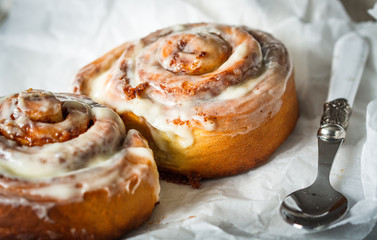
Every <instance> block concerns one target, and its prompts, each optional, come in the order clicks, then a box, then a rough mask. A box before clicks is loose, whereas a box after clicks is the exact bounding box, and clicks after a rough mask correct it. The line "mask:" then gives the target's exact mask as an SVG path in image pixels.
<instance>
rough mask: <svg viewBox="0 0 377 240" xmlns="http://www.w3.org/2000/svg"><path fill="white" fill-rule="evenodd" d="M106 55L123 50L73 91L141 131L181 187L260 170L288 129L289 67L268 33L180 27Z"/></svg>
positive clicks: (291, 106) (84, 75)
mask: <svg viewBox="0 0 377 240" xmlns="http://www.w3.org/2000/svg"><path fill="white" fill-rule="evenodd" d="M116 49H118V50H120V49H122V50H124V51H123V53H122V54H118V55H117V56H116V57H114V54H112V53H110V54H107V55H105V56H103V57H102V58H101V59H102V60H96V61H95V62H93V63H91V64H89V65H87V66H85V67H84V68H83V69H81V71H80V72H79V73H78V75H77V77H76V80H75V82H74V90H75V91H76V92H78V93H82V94H85V95H88V96H90V97H92V98H94V99H95V100H96V101H98V102H100V103H102V104H105V105H108V106H110V107H111V108H113V109H114V110H115V111H117V113H118V114H120V115H121V117H122V119H123V120H124V121H125V123H126V125H127V126H130V127H132V128H136V129H138V130H139V131H141V132H142V134H143V135H144V136H145V137H146V138H147V140H148V141H149V143H150V146H151V148H152V149H153V151H154V153H155V157H156V162H157V165H158V168H159V170H160V171H164V172H170V173H173V174H181V175H185V176H188V177H189V178H190V179H198V178H200V177H202V178H213V177H220V176H226V175H231V174H236V173H239V172H241V171H245V170H247V169H250V168H253V167H255V166H258V165H260V164H262V163H263V162H265V161H266V160H267V159H268V157H269V156H270V155H271V154H272V153H273V152H274V151H275V150H276V149H277V148H278V146H280V145H281V144H282V143H283V142H284V140H285V139H286V138H287V137H288V136H289V134H290V133H291V132H292V130H293V129H294V126H295V124H296V121H297V119H298V103H297V98H296V92H295V83H294V76H293V66H292V63H291V61H290V58H289V56H288V52H287V50H286V48H285V47H284V45H283V44H282V43H281V42H280V41H278V40H276V39H275V38H274V37H273V36H271V35H270V34H267V33H264V32H262V31H259V30H254V29H249V28H247V27H244V26H239V27H237V26H227V25H221V24H206V23H199V24H186V25H179V26H173V27H170V28H165V29H161V30H158V31H156V32H154V33H152V34H150V35H148V36H147V37H145V38H143V39H141V40H140V41H135V42H127V43H125V44H124V45H122V46H121V47H119V48H116ZM219 49H220V50H219ZM115 51H116V50H113V51H112V52H115ZM117 52H118V53H119V52H120V51H117ZM102 61H107V62H108V63H109V62H111V61H112V64H107V66H108V67H101V66H100V65H99V63H100V62H102ZM91 69H98V72H96V73H93V72H92V71H91ZM194 182H195V180H194Z"/></svg>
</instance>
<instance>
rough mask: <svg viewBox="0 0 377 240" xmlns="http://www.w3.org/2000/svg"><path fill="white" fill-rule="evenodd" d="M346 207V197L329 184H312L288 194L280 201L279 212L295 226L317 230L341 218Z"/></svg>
mask: <svg viewBox="0 0 377 240" xmlns="http://www.w3.org/2000/svg"><path fill="white" fill-rule="evenodd" d="M347 209H348V200H347V198H346V197H345V196H344V195H343V194H341V193H339V192H338V191H336V190H335V189H333V188H332V187H331V185H330V184H328V185H325V186H324V185H321V184H320V183H319V181H316V182H314V183H313V185H311V186H309V187H307V188H303V189H300V190H297V191H295V192H293V193H291V194H289V195H288V196H287V197H286V198H285V199H284V200H283V202H282V205H281V207H280V213H281V215H282V216H283V218H284V220H285V221H287V222H288V223H290V224H292V225H293V226H295V227H296V228H304V229H307V230H319V229H321V228H324V227H326V226H328V225H329V224H330V223H332V222H334V221H335V220H337V219H339V218H341V217H342V216H343V215H344V214H345V213H346V212H347Z"/></svg>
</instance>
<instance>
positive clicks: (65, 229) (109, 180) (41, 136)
mask: <svg viewBox="0 0 377 240" xmlns="http://www.w3.org/2000/svg"><path fill="white" fill-rule="evenodd" d="M158 196H159V179H158V172H157V168H156V165H155V162H154V159H153V154H152V151H151V149H150V148H149V147H148V144H147V142H146V140H145V139H144V138H143V137H142V136H141V135H140V134H139V133H138V132H137V131H136V130H129V131H128V133H127V134H126V129H125V126H124V124H123V121H122V119H121V118H120V117H119V116H118V115H117V114H116V113H115V112H114V111H113V110H111V109H109V108H107V107H104V106H102V105H99V104H97V103H95V102H94V101H92V100H90V99H89V98H87V97H84V96H81V95H78V94H58V93H57V94H53V93H51V92H47V91H42V90H32V89H30V90H27V91H24V92H20V93H17V94H14V95H11V96H8V97H3V98H0V238H1V239H115V238H118V237H120V236H122V235H123V234H124V233H125V232H127V231H128V230H131V229H133V228H135V227H137V226H139V225H141V224H142V223H143V222H145V221H146V220H147V218H148V217H149V216H150V214H151V212H152V210H153V208H154V205H155V204H156V202H157V201H158Z"/></svg>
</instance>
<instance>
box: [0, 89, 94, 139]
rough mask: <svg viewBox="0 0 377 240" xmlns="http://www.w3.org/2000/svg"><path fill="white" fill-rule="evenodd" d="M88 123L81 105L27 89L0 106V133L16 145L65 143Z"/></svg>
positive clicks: (86, 113) (80, 131)
mask: <svg viewBox="0 0 377 240" xmlns="http://www.w3.org/2000/svg"><path fill="white" fill-rule="evenodd" d="M90 122H91V119H90V116H89V113H88V109H87V108H86V107H85V106H84V105H82V104H77V103H76V104H72V103H70V102H64V103H63V102H60V101H59V100H58V99H57V98H56V97H55V96H54V95H53V94H52V93H50V92H47V91H41V90H33V89H29V90H27V91H24V92H21V93H19V94H16V95H14V96H12V97H10V98H8V99H6V100H5V101H3V102H1V103H0V133H1V135H3V136H4V137H6V138H7V139H10V140H13V141H15V142H17V143H18V144H19V145H27V146H42V145H44V144H47V143H54V142H64V141H68V140H70V139H72V138H75V137H77V136H79V135H80V134H81V133H83V132H85V131H86V130H87V129H88V127H89V126H90Z"/></svg>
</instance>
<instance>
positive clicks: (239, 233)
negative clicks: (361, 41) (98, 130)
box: [0, 0, 377, 239]
mask: <svg viewBox="0 0 377 240" xmlns="http://www.w3.org/2000/svg"><path fill="white" fill-rule="evenodd" d="M0 3H1V4H0V6H6V7H5V8H3V11H2V14H3V12H5V15H4V14H3V16H6V17H2V18H0V19H3V20H2V22H0V83H1V87H0V96H1V95H7V94H10V93H14V92H18V91H21V90H24V89H28V88H30V87H32V88H41V89H46V90H51V91H55V92H64V91H71V83H72V80H73V78H74V76H75V74H76V72H77V71H78V70H79V69H80V68H81V67H83V66H84V65H85V64H87V63H89V62H90V61H92V60H94V59H96V58H97V57H99V56H101V55H102V54H103V53H105V52H107V51H108V50H110V49H112V48H113V47H115V46H117V45H119V44H121V43H123V42H125V41H128V40H133V39H137V38H139V37H142V36H145V35H146V34H148V33H150V32H152V31H154V30H157V29H159V28H162V27H166V26H170V25H174V24H178V23H188V22H201V21H206V22H219V23H226V24H237V25H239V24H242V25H247V26H249V27H253V28H258V29H262V30H264V31H267V32H270V33H272V34H273V35H275V36H276V37H277V38H279V39H281V40H282V41H283V42H284V43H285V44H286V46H287V47H288V49H289V51H290V53H291V55H292V57H293V61H294V65H295V75H296V87H297V94H298V98H299V103H300V111H301V113H300V119H299V121H298V124H297V126H296V129H295V130H294V132H293V134H292V135H291V136H290V137H289V139H288V140H287V141H286V142H285V143H284V144H283V145H282V146H281V147H280V148H279V149H278V150H277V151H276V152H275V153H274V154H273V155H272V156H271V158H270V161H269V162H268V163H266V164H265V165H263V166H261V167H258V168H256V169H253V170H250V171H247V172H245V173H242V174H239V175H236V176H231V177H226V178H221V179H214V180H208V181H203V182H202V187H201V188H200V189H198V190H194V189H192V188H191V187H189V186H183V185H175V184H170V183H167V182H164V181H161V199H160V204H159V205H158V206H156V208H155V211H154V212H153V215H152V217H151V218H150V220H149V221H148V222H147V223H146V224H145V225H144V226H143V227H141V228H139V229H137V230H135V231H132V232H131V233H129V234H127V235H126V236H125V237H128V238H131V239H362V238H363V237H365V236H366V235H367V234H368V233H369V232H370V231H371V229H372V228H373V226H374V224H375V222H376V221H377V152H376V151H377V150H376V149H377V147H376V144H377V117H376V115H377V102H376V101H374V102H372V100H374V99H376V98H377V23H376V22H364V23H359V24H355V23H353V22H352V21H351V20H350V18H349V17H348V15H347V13H346V11H345V10H344V8H343V6H342V5H341V3H340V2H338V1H314V0H312V1H310V0H279V1H257V0H255V1H253V0H250V1H247V0H232V1H226V0H210V1H200V0H186V1H184V0H154V1H152V0H151V1H147V0H137V1H120V0H119V1H117V0H113V1H101V0H95V1H89V0H88V1H74V0H70V1H56V0H52V1H51V0H36V1H21V0H20V1H18V0H16V1H10V0H0ZM8 6H10V7H9V11H7V10H8ZM376 9H377V6H375V7H374V9H373V10H370V11H369V12H370V14H371V15H374V16H377V13H376ZM0 21H1V20H0ZM350 30H355V31H357V32H358V33H359V34H360V35H362V36H364V37H365V38H366V39H367V40H368V42H369V43H370V45H371V52H370V55H369V58H368V62H367V66H366V69H365V72H364V74H363V78H362V81H361V86H360V88H359V91H358V94H357V96H356V100H355V103H354V106H353V114H352V116H351V120H350V125H349V129H348V131H347V139H346V142H345V143H344V145H343V146H342V148H341V149H340V152H339V154H338V155H337V157H336V159H335V162H334V165H333V170H332V173H331V181H332V183H333V185H334V187H335V188H337V189H338V190H340V191H341V192H343V193H344V194H346V195H347V197H348V199H349V200H350V211H349V212H348V213H347V214H346V216H345V217H344V218H343V219H342V220H341V221H340V222H338V223H336V224H334V225H332V227H331V228H330V229H329V230H326V231H322V232H319V233H309V232H305V231H303V230H297V229H294V228H292V227H291V226H290V225H288V224H286V223H285V222H284V221H283V220H282V218H281V217H280V215H279V211H278V209H279V206H280V203H281V201H282V199H283V198H284V197H285V196H286V195H287V194H289V193H291V192H292V191H294V190H296V189H299V188H302V187H305V186H308V185H309V184H311V183H312V181H313V180H314V178H315V175H316V167H317V140H316V131H317V129H318V127H319V119H320V116H321V114H322V105H323V103H324V101H325V100H326V95H327V89H328V83H329V78H330V68H331V57H332V50H333V46H334V43H335V41H336V40H337V39H338V38H339V37H340V36H342V35H343V34H345V33H347V32H348V31H350ZM368 104H369V107H368V114H367V113H366V112H367V110H366V108H367V105H368ZM366 119H368V121H367V122H368V125H366Z"/></svg>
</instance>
